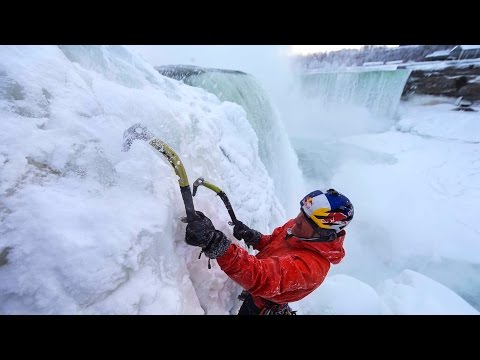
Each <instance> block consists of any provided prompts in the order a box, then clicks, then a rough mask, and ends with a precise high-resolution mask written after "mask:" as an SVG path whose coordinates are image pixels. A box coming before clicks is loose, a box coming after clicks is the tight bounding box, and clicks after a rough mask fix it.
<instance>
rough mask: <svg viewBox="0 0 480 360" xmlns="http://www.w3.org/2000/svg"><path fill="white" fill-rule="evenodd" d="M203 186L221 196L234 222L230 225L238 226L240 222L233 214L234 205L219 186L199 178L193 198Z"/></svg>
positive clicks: (195, 184) (230, 222) (196, 181)
mask: <svg viewBox="0 0 480 360" xmlns="http://www.w3.org/2000/svg"><path fill="white" fill-rule="evenodd" d="M200 185H203V186H205V187H207V188H209V189H210V190H213V191H215V192H216V193H217V195H218V196H220V199H222V201H223V203H224V204H225V207H226V208H227V211H228V213H229V214H230V218H231V219H232V221H229V222H228V224H229V225H232V226H233V225H236V224H237V222H238V220H237V217H236V216H235V213H234V212H233V209H232V205H231V204H230V201H229V200H228V197H227V194H225V192H224V191H223V190H222V189H220V188H219V187H218V186H215V185H213V184H212V183H209V182H208V181H205V179H204V178H203V177H199V178H198V179H197V180H195V182H194V183H193V196H195V194H196V193H197V188H198V187H199V186H200Z"/></svg>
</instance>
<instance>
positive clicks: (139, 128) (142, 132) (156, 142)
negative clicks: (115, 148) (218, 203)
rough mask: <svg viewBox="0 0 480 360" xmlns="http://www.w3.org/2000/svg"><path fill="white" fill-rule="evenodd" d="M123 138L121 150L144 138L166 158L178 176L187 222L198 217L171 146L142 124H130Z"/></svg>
mask: <svg viewBox="0 0 480 360" xmlns="http://www.w3.org/2000/svg"><path fill="white" fill-rule="evenodd" d="M123 138H124V142H123V146H122V151H128V150H130V147H131V146H132V143H133V141H134V140H144V141H147V142H148V144H149V145H150V146H151V147H153V148H154V149H155V150H156V151H157V152H158V153H160V154H161V155H163V156H164V157H165V158H166V159H167V160H168V162H169V163H170V165H172V167H173V170H174V171H175V174H177V175H178V177H179V179H178V183H179V184H180V192H181V193H182V198H183V203H184V204H185V211H186V213H187V219H186V220H187V222H190V221H193V220H195V219H198V216H197V214H196V213H195V207H194V206H193V197H192V192H191V190H190V185H189V184H188V178H187V173H186V171H185V168H184V167H183V164H182V161H181V160H180V158H179V157H178V155H177V154H176V153H175V151H173V150H172V148H171V147H170V146H168V145H167V144H165V143H164V142H163V141H162V140H160V139H158V138H156V137H155V136H154V135H153V134H152V133H151V132H150V131H148V129H147V127H146V126H143V125H142V124H135V125H132V126H130V127H129V128H128V129H127V130H125V132H124V133H123Z"/></svg>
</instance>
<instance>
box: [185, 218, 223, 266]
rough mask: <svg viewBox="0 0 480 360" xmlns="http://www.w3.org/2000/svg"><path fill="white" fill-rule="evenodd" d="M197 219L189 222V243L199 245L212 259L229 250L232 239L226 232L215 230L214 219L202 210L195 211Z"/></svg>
mask: <svg viewBox="0 0 480 360" xmlns="http://www.w3.org/2000/svg"><path fill="white" fill-rule="evenodd" d="M195 213H196V214H197V216H198V218H197V219H195V220H193V221H190V222H189V223H188V224H187V229H186V232H185V241H186V243H187V244H188V245H192V246H199V247H201V248H202V250H203V252H204V253H205V255H206V256H208V257H209V258H210V259H215V258H217V257H219V256H222V255H223V254H225V253H226V252H227V249H228V247H229V246H230V243H231V241H230V240H228V239H227V237H226V236H225V234H223V233H222V232H221V231H219V230H215V227H214V226H213V224H212V221H211V220H210V219H209V218H208V217H206V216H205V215H204V214H203V213H202V212H201V211H196V212H195Z"/></svg>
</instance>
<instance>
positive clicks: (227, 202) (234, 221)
mask: <svg viewBox="0 0 480 360" xmlns="http://www.w3.org/2000/svg"><path fill="white" fill-rule="evenodd" d="M217 195H218V196H220V198H221V199H222V201H223V203H224V204H225V207H226V208H227V211H228V214H229V215H230V218H231V219H232V221H229V222H228V224H229V225H231V226H233V225H236V224H237V222H238V220H237V217H236V216H235V213H234V212H233V208H232V204H230V200H228V197H227V194H225V193H224V192H223V191H220V192H219V193H218V194H217Z"/></svg>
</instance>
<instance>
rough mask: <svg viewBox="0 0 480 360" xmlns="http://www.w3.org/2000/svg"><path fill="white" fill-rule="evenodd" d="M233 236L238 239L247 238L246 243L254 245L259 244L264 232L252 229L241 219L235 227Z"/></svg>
mask: <svg viewBox="0 0 480 360" xmlns="http://www.w3.org/2000/svg"><path fill="white" fill-rule="evenodd" d="M233 236H235V238H237V239H238V240H242V239H243V240H245V244H247V245H248V246H254V245H256V244H258V242H259V241H260V237H261V236H262V234H261V233H260V232H258V231H257V230H253V229H250V228H249V227H248V226H247V225H245V224H244V223H242V222H241V221H237V222H236V223H235V226H234V228H233Z"/></svg>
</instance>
